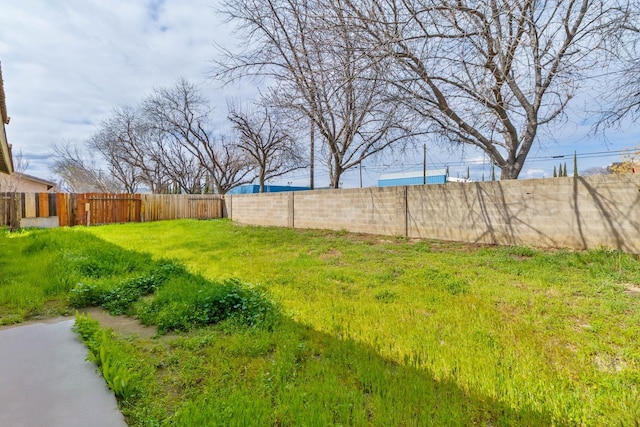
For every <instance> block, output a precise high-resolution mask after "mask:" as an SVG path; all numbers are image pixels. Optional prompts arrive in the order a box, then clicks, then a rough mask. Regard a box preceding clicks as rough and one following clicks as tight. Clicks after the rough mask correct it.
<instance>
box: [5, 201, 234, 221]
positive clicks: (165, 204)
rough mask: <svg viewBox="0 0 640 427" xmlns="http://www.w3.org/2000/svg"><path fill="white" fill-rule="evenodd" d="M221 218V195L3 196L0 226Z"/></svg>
mask: <svg viewBox="0 0 640 427" xmlns="http://www.w3.org/2000/svg"><path fill="white" fill-rule="evenodd" d="M222 216H223V198H222V197H221V196H219V195H208V194H207V195H205V194H105V193H82V194H69V193H0V226H9V227H11V228H18V227H20V226H21V224H25V225H27V226H29V225H34V226H37V225H38V224H39V223H44V222H45V221H46V224H48V225H47V226H53V225H59V226H74V225H98V224H111V223H122V222H149V221H162V220H169V219H179V218H197V219H212V218H222ZM45 218H48V220H44V219H45ZM55 218H57V224H54V223H55ZM23 226H24V225H23Z"/></svg>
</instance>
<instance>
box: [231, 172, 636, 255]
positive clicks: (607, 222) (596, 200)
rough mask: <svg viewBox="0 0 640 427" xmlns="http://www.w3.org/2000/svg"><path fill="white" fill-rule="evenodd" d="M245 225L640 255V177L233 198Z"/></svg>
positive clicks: (236, 217)
mask: <svg viewBox="0 0 640 427" xmlns="http://www.w3.org/2000/svg"><path fill="white" fill-rule="evenodd" d="M226 204H227V209H226V210H227V213H228V215H229V217H230V218H232V219H233V220H234V221H236V222H239V223H242V224H253V225H265V226H266V225H273V226H280V227H295V228H316V229H332V230H347V231H352V232H361V233H372V234H381V235H400V236H408V237H415V238H429V239H440V240H457V241H464V242H477V243H496V244H505V245H514V244H518V245H529V246H538V247H570V248H579V249H583V248H594V247H598V246H606V247H611V248H616V249H622V250H625V251H628V252H634V253H640V175H637V174H635V175H634V174H628V175H603V176H592V177H579V178H573V177H568V178H552V179H538V180H518V181H502V182H481V183H448V184H446V185H426V186H408V187H386V188H366V189H349V190H319V191H306V192H295V193H293V192H292V193H273V194H259V195H233V196H226Z"/></svg>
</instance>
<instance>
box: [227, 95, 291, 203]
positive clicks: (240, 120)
mask: <svg viewBox="0 0 640 427" xmlns="http://www.w3.org/2000/svg"><path fill="white" fill-rule="evenodd" d="M228 118H229V120H230V121H231V123H232V124H233V127H234V129H235V130H236V131H237V132H238V133H239V135H240V138H239V148H240V149H241V150H243V151H244V152H245V154H246V155H247V156H249V157H250V158H251V159H252V160H253V162H255V164H256V165H257V175H258V183H259V186H260V192H261V193H263V192H264V184H265V181H266V180H269V179H273V178H277V177H280V176H282V175H285V174H287V173H289V172H292V171H294V170H296V169H300V168H301V167H302V164H303V159H302V156H301V150H300V147H298V145H297V144H296V142H295V139H294V138H293V136H292V135H291V134H290V133H289V131H288V130H287V129H286V128H285V127H284V126H283V124H282V122H281V121H280V119H281V118H280V117H279V116H278V115H277V113H276V111H275V109H274V108H270V107H268V106H267V105H265V104H264V103H263V104H258V105H255V106H254V107H253V108H252V109H246V110H242V109H241V108H239V107H237V106H235V105H233V104H229V115H228Z"/></svg>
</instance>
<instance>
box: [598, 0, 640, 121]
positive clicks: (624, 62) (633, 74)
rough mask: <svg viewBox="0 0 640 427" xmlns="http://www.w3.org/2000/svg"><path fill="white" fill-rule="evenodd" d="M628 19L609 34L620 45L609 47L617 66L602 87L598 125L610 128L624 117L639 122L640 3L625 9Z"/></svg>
mask: <svg viewBox="0 0 640 427" xmlns="http://www.w3.org/2000/svg"><path fill="white" fill-rule="evenodd" d="M626 14H627V16H628V19H626V20H625V21H623V24H622V25H621V28H620V29H619V30H617V31H616V34H613V35H612V38H613V39H618V38H619V39H620V41H621V43H618V44H616V45H615V46H613V47H612V51H613V53H614V56H615V58H616V59H617V61H618V62H617V63H616V64H615V65H614V67H613V70H612V72H610V73H608V75H607V80H608V81H609V82H611V83H612V84H608V85H605V93H604V97H603V98H604V99H605V101H606V104H607V105H606V107H607V108H605V109H604V114H603V116H602V118H601V121H600V123H599V125H602V124H604V125H605V126H613V125H617V124H620V123H621V121H622V120H623V119H625V118H631V120H633V121H637V120H638V119H640V1H637V0H636V1H634V2H633V3H631V4H630V5H629V6H628V7H627V9H626Z"/></svg>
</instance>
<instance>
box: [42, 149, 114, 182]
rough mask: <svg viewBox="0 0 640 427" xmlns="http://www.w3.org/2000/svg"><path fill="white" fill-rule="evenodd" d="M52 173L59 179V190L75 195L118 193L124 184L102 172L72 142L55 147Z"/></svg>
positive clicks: (93, 161)
mask: <svg viewBox="0 0 640 427" xmlns="http://www.w3.org/2000/svg"><path fill="white" fill-rule="evenodd" d="M53 150H54V153H55V156H54V159H53V164H52V165H51V170H52V172H53V173H54V174H55V175H57V176H58V178H59V180H60V181H59V188H60V189H62V190H66V191H70V192H75V193H90V192H100V193H117V192H121V191H123V190H124V188H123V187H122V184H121V183H120V182H118V181H117V180H115V179H113V177H112V176H111V175H110V174H108V173H105V172H104V171H103V170H101V169H100V168H99V167H98V166H97V165H96V163H95V160H94V159H89V158H88V157H87V156H85V155H83V154H82V153H81V152H80V151H79V150H78V148H77V147H76V146H75V145H73V144H72V143H71V142H67V143H64V144H61V145H54V146H53Z"/></svg>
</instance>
